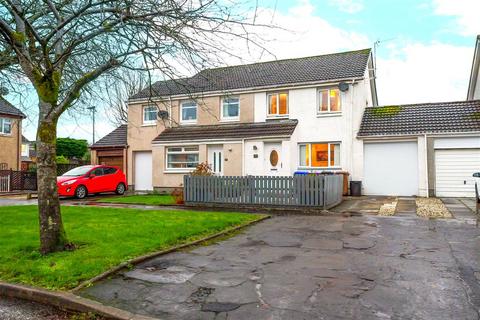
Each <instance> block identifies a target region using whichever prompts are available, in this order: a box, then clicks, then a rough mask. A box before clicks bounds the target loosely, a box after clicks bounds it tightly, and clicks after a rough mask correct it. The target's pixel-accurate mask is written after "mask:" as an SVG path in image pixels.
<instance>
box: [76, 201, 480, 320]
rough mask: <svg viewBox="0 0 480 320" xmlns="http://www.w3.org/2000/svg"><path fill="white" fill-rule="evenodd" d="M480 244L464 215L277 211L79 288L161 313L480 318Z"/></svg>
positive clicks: (477, 233)
mask: <svg viewBox="0 0 480 320" xmlns="http://www.w3.org/2000/svg"><path fill="white" fill-rule="evenodd" d="M405 201H411V199H406V200H405ZM452 204H458V203H457V202H453V203H452ZM479 247H480V231H479V229H478V228H477V227H476V226H475V225H471V224H468V223H465V222H463V221H462V220H458V219H445V220H427V219H422V218H420V217H417V216H416V215H405V216H393V217H378V216H353V217H344V216H276V217H274V218H272V219H270V220H267V221H264V222H262V223H259V224H257V225H254V226H252V227H250V228H248V229H246V230H245V231H244V232H243V233H241V234H238V235H236V236H235V237H233V238H230V239H227V240H224V241H221V242H219V243H215V244H213V245H209V246H206V247H198V248H195V249H192V250H190V251H185V252H177V253H171V254H167V255H165V256H162V257H157V258H155V259H152V260H150V261H146V262H144V263H142V264H140V265H138V266H136V267H135V268H134V269H133V270H130V271H127V272H124V273H120V274H118V275H116V276H114V277H112V278H111V279H107V280H104V281H102V282H99V283H97V284H95V285H93V286H92V287H89V288H86V289H84V290H83V291H81V293H80V294H81V295H84V296H86V297H88V298H93V299H96V300H98V301H100V302H103V303H105V304H108V305H112V306H115V307H119V308H124V309H126V310H129V311H132V312H135V313H138V314H144V315H149V316H153V317H159V318H161V319H229V320H230V319H436V320H437V319H479V313H478V310H480V282H479V278H480V250H478V248H479Z"/></svg>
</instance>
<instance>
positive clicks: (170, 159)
mask: <svg viewBox="0 0 480 320" xmlns="http://www.w3.org/2000/svg"><path fill="white" fill-rule="evenodd" d="M199 157H200V154H199V148H198V146H186V147H168V148H167V169H171V170H175V169H180V170H181V169H189V170H190V169H195V168H196V167H197V166H198V161H199Z"/></svg>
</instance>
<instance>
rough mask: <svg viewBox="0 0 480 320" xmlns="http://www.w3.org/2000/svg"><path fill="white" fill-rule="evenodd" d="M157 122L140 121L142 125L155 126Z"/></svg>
mask: <svg viewBox="0 0 480 320" xmlns="http://www.w3.org/2000/svg"><path fill="white" fill-rule="evenodd" d="M156 125H157V123H156V122H144V123H142V127H153V126H156Z"/></svg>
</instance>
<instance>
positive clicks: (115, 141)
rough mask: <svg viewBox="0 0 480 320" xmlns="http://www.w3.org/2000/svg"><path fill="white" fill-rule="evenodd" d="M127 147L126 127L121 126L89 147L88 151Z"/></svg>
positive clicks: (124, 125)
mask: <svg viewBox="0 0 480 320" xmlns="http://www.w3.org/2000/svg"><path fill="white" fill-rule="evenodd" d="M126 145H127V125H126V124H122V125H121V126H120V127H118V128H117V129H115V130H113V131H112V132H110V133H109V134H107V135H106V136H105V137H103V138H102V139H100V140H98V141H97V142H95V143H94V144H92V145H91V146H90V149H97V148H104V147H125V146H126Z"/></svg>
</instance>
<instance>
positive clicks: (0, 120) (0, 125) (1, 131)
mask: <svg viewBox="0 0 480 320" xmlns="http://www.w3.org/2000/svg"><path fill="white" fill-rule="evenodd" d="M6 123H8V125H9V127H10V131H9V132H6V131H5V127H6ZM12 129H13V121H12V119H11V118H5V117H0V135H3V136H11V135H12V131H13V130H12Z"/></svg>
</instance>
